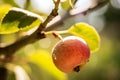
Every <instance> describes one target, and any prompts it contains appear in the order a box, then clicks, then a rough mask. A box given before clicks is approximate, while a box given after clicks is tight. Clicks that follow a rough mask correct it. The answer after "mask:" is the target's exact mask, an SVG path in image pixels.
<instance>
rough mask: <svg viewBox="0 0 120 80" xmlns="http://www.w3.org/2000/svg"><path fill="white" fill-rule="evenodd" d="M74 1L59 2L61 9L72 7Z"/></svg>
mask: <svg viewBox="0 0 120 80" xmlns="http://www.w3.org/2000/svg"><path fill="white" fill-rule="evenodd" d="M74 1H75V0H64V1H63V2H61V6H62V8H63V9H69V8H73V3H74Z"/></svg>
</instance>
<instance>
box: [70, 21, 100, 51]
mask: <svg viewBox="0 0 120 80" xmlns="http://www.w3.org/2000/svg"><path fill="white" fill-rule="evenodd" d="M68 33H71V34H73V35H76V36H79V37H81V38H83V39H84V40H85V41H86V42H87V44H88V46H89V47H90V50H91V51H92V52H93V51H96V50H98V49H99V46H100V36H99V34H98V33H97V31H96V30H95V28H94V27H92V26H90V25H88V24H86V23H77V24H75V25H73V26H72V27H71V28H70V29H68Z"/></svg>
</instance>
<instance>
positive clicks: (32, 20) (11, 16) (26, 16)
mask: <svg viewBox="0 0 120 80" xmlns="http://www.w3.org/2000/svg"><path fill="white" fill-rule="evenodd" d="M42 21H43V19H42V17H41V16H39V15H37V14H34V13H32V12H29V11H27V10H23V9H20V8H10V10H9V11H8V12H7V13H6V14H5V15H4V16H3V18H2V20H1V22H0V34H9V33H14V32H17V31H20V30H22V31H23V30H29V29H31V28H33V27H36V26H38V25H39V24H40V23H41V22H42Z"/></svg>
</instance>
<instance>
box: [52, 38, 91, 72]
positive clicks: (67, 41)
mask: <svg viewBox="0 0 120 80" xmlns="http://www.w3.org/2000/svg"><path fill="white" fill-rule="evenodd" d="M89 57H90V49H89V47H88V45H87V44H86V42H85V41H84V40H83V39H82V38H80V37H76V36H69V37H66V38H64V39H62V40H60V41H59V42H57V43H56V45H55V46H54V47H53V50H52V59H53V62H54V64H55V65H56V67H57V68H58V69H60V70H61V71H63V72H65V73H70V72H72V71H76V72H78V71H79V70H80V67H81V66H83V65H84V64H85V63H86V62H88V60H89Z"/></svg>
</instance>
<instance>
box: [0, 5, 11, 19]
mask: <svg viewBox="0 0 120 80" xmlns="http://www.w3.org/2000/svg"><path fill="white" fill-rule="evenodd" d="M11 7H12V6H10V5H8V4H5V5H0V21H1V19H2V18H3V16H4V15H5V14H6V12H8V11H9V9H10V8H11Z"/></svg>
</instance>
